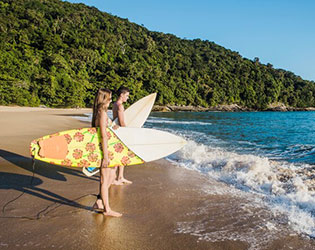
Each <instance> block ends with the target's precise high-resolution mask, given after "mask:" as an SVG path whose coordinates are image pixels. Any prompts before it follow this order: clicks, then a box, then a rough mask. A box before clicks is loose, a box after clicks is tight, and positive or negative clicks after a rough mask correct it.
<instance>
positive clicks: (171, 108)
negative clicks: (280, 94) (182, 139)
mask: <svg viewBox="0 0 315 250" xmlns="http://www.w3.org/2000/svg"><path fill="white" fill-rule="evenodd" d="M152 111H155V112H178V111H186V112H213V111H220V112H265V111H270V112H292V111H296V112H298V111H315V107H308V108H294V107H286V106H284V105H274V106H273V105H272V106H269V107H268V108H267V109H265V110H257V109H251V108H248V107H242V106H239V105H237V104H231V105H218V106H215V107H210V108H204V107H195V106H176V105H165V106H161V105H154V106H153V108H152Z"/></svg>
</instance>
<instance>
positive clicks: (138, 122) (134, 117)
mask: <svg viewBox="0 0 315 250" xmlns="http://www.w3.org/2000/svg"><path fill="white" fill-rule="evenodd" d="M155 99H156V93H153V94H150V95H147V96H145V97H143V98H141V99H140V100H138V101H137V102H135V103H134V104H132V105H131V106H130V107H129V108H127V109H126V110H125V112H124V119H125V123H126V126H127V127H135V128H141V127H142V126H143V124H144V123H145V121H146V120H147V118H148V116H149V115H150V112H151V110H152V107H153V105H154V102H155ZM114 125H119V122H118V118H116V119H115V120H114V121H113V122H112V124H111V126H114ZM82 172H83V173H84V174H85V175H86V176H88V177H91V176H93V175H95V174H96V173H98V172H99V169H98V168H97V169H93V168H91V171H89V170H88V169H87V168H82Z"/></svg>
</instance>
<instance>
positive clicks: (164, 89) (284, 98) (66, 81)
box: [0, 0, 315, 109]
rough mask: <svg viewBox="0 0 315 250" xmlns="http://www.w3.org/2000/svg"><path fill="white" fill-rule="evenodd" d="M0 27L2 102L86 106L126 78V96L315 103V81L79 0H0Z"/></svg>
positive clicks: (189, 101) (161, 100) (202, 102)
mask: <svg viewBox="0 0 315 250" xmlns="http://www.w3.org/2000/svg"><path fill="white" fill-rule="evenodd" d="M0 32H1V37H0V52H1V53H0V104H18V105H29V106H37V105H40V104H44V105H47V106H50V107H76V106H79V107H84V106H90V105H91V103H92V101H93V95H94V93H95V92H96V90H97V89H98V88H99V87H108V88H111V89H117V88H118V87H119V86H121V85H126V86H128V87H130V89H131V90H132V95H131V102H133V101H134V100H136V99H139V98H140V97H142V96H144V95H146V94H148V93H151V92H158V99H157V103H158V104H177V105H195V106H197V105H199V106H204V107H208V106H214V105H217V104H231V103H236V104H239V105H242V106H247V107H250V108H255V109H264V108H266V107H267V106H268V104H270V103H273V102H283V103H284V104H286V105H290V106H294V107H308V106H315V82H313V81H305V80H303V79H301V78H300V77H298V76H296V75H294V74H293V73H291V72H288V71H284V70H280V69H274V68H273V66H272V65H271V64H267V65H263V64H261V63H260V62H259V59H258V58H255V59H254V60H253V61H251V60H248V59H246V58H243V57H241V56H240V55H239V54H238V53H237V52H233V51H230V50H228V49H225V48H223V47H221V46H219V45H217V44H215V43H213V42H209V41H201V40H200V39H195V40H186V39H179V38H177V37H176V36H174V35H171V34H163V33H160V32H151V31H149V30H147V29H146V28H144V27H143V26H140V25H137V24H134V23H131V22H129V21H128V20H126V19H122V18H119V17H115V16H112V15H110V14H107V13H104V12H100V11H99V10H97V9H96V8H93V7H87V6H85V5H83V4H71V3H68V2H62V1H59V0H49V1H48V0H0Z"/></svg>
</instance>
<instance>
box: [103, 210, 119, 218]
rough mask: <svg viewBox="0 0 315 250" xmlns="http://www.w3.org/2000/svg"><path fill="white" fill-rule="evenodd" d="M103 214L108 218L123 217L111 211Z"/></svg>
mask: <svg viewBox="0 0 315 250" xmlns="http://www.w3.org/2000/svg"><path fill="white" fill-rule="evenodd" d="M103 214H104V215H106V216H113V217H121V216H122V214H121V213H118V212H115V211H113V210H109V211H106V212H105V211H104V212H103Z"/></svg>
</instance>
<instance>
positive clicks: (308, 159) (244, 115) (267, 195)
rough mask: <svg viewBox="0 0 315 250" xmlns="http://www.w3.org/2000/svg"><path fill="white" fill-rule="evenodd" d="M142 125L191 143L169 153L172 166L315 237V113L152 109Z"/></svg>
mask: <svg viewBox="0 0 315 250" xmlns="http://www.w3.org/2000/svg"><path fill="white" fill-rule="evenodd" d="M87 119H88V120H89V119H90V118H87ZM144 127H147V128H154V129H159V130H164V131H168V132H171V133H174V134H177V135H179V136H182V137H184V138H185V139H186V140H187V141H188V143H187V145H186V146H185V147H184V148H183V149H181V150H180V151H178V152H176V153H174V154H172V155H170V156H169V157H167V160H168V161H170V162H171V163H172V164H175V165H177V166H179V167H182V168H185V169H189V170H191V171H197V172H199V173H201V174H203V175H205V176H207V178H211V179H214V180H215V181H219V182H222V183H224V185H227V186H228V187H229V189H228V192H232V190H237V192H238V194H240V193H242V195H243V194H244V195H245V196H246V195H248V196H249V195H250V196H254V197H255V204H258V203H260V204H262V205H263V206H265V207H267V208H268V210H270V211H271V213H273V214H274V215H275V216H276V218H281V220H282V221H283V220H284V219H283V218H285V221H286V223H287V224H288V225H289V227H290V228H291V229H292V230H293V231H294V232H296V233H299V234H302V235H306V236H307V237H315V178H314V177H315V112H311V111H310V112H166V113H162V112H152V113H151V115H150V117H149V118H148V120H147V121H146V123H145V125H144ZM257 201H259V202H258V203H257ZM281 223H282V222H281ZM267 227H268V228H273V229H274V230H276V228H277V223H271V222H268V223H267ZM183 230H185V229H184V228H182V229H179V231H183ZM190 233H194V232H190ZM269 236H270V234H269ZM269 236H268V237H269ZM215 237H216V239H217V237H218V236H217V235H216V236H215ZM246 237H247V236H246ZM256 238H259V237H256Z"/></svg>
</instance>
